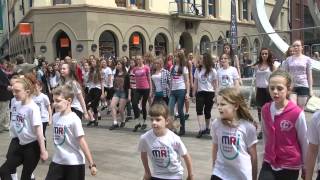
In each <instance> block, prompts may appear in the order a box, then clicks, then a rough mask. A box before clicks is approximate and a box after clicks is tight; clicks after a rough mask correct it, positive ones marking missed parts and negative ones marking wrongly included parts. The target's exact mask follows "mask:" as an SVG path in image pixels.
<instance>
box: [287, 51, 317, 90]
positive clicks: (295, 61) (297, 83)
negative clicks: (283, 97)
mask: <svg viewBox="0 0 320 180" xmlns="http://www.w3.org/2000/svg"><path fill="white" fill-rule="evenodd" d="M282 67H283V69H284V70H286V71H288V72H289V73H290V75H291V77H292V79H293V86H294V87H309V82H308V78H307V74H308V73H309V72H310V71H311V70H312V67H311V58H310V57H308V56H305V55H302V56H301V57H294V56H290V57H288V58H287V59H286V60H285V61H284V62H283V64H282Z"/></svg>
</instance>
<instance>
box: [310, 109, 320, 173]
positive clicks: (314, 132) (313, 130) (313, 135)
mask: <svg viewBox="0 0 320 180" xmlns="http://www.w3.org/2000/svg"><path fill="white" fill-rule="evenodd" d="M308 141H309V143H311V144H315V145H318V146H319V145H320V111H317V112H315V113H314V114H313V116H312V120H311V122H310V123H309V126H308ZM317 161H318V169H320V153H318V158H317Z"/></svg>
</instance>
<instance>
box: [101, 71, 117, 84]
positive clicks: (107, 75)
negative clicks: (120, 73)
mask: <svg viewBox="0 0 320 180" xmlns="http://www.w3.org/2000/svg"><path fill="white" fill-rule="evenodd" d="M115 73H116V71H115V70H114V71H112V69H111V68H110V67H106V68H105V69H104V80H105V82H106V83H105V84H106V86H105V87H108V88H112V87H113V79H114V74H115ZM109 75H110V76H111V81H110V83H108V81H109V78H108V77H109Z"/></svg>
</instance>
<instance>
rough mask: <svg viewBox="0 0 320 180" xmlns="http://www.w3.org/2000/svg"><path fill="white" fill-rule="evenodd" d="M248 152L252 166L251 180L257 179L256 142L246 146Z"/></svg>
mask: <svg viewBox="0 0 320 180" xmlns="http://www.w3.org/2000/svg"><path fill="white" fill-rule="evenodd" d="M248 152H249V154H250V157H251V166H252V180H257V174H258V170H257V169H258V157H257V146H256V144H254V145H252V146H251V147H249V148H248Z"/></svg>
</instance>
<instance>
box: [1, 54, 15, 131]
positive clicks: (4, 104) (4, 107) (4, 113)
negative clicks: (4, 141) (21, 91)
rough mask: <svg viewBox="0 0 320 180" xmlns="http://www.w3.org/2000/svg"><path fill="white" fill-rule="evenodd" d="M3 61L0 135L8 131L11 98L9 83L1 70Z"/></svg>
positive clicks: (2, 60) (3, 61) (2, 61)
mask: <svg viewBox="0 0 320 180" xmlns="http://www.w3.org/2000/svg"><path fill="white" fill-rule="evenodd" d="M4 63H5V60H4V59H1V60H0V94H1V95H0V133H2V132H3V131H8V130H9V103H10V99H11V98H12V97H13V96H12V93H11V91H10V90H9V87H10V81H9V78H8V76H7V74H6V73H5V71H4V69H3V64H4Z"/></svg>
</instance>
